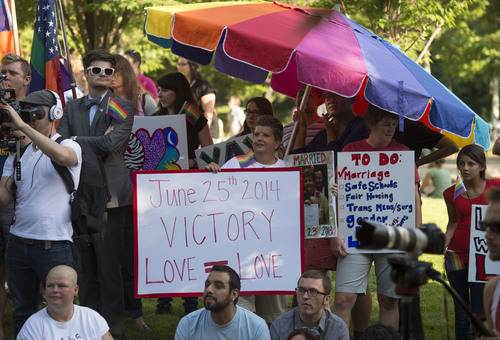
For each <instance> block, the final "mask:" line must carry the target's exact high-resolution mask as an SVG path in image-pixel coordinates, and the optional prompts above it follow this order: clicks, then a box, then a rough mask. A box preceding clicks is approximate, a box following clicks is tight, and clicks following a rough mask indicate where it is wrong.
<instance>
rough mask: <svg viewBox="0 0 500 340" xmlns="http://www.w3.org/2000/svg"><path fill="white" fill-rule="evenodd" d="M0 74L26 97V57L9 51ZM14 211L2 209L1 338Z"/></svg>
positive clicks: (1, 157)
mask: <svg viewBox="0 0 500 340" xmlns="http://www.w3.org/2000/svg"><path fill="white" fill-rule="evenodd" d="M0 74H1V75H5V76H6V78H5V79H4V80H3V81H0V88H2V89H6V88H12V89H14V93H15V95H16V99H18V100H21V99H24V97H26V90H27V88H28V86H29V84H30V82H31V70H30V64H29V63H28V61H27V60H26V59H24V58H23V57H21V56H18V55H17V54H14V53H7V54H6V55H4V56H3V58H2V60H1V64H0ZM21 143H29V139H27V138H24V140H22V141H21ZM9 154H10V152H9V151H8V150H0V171H1V170H2V169H3V165H4V163H5V160H6V159H7V157H8V156H9ZM13 212H14V204H13V202H11V203H10V204H9V206H8V207H7V208H6V209H5V210H3V211H0V227H2V230H0V340H3V339H4V334H3V316H4V312H5V304H6V300H7V294H6V291H5V281H6V280H7V277H6V275H5V247H6V246H7V236H8V235H9V229H10V224H11V222H12V214H13Z"/></svg>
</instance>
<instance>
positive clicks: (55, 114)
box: [47, 90, 63, 122]
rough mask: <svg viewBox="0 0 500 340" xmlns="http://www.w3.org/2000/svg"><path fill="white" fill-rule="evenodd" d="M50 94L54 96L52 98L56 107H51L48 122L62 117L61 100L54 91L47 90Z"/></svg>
mask: <svg viewBox="0 0 500 340" xmlns="http://www.w3.org/2000/svg"><path fill="white" fill-rule="evenodd" d="M47 91H49V92H51V93H52V94H53V95H54V98H55V99H56V105H52V107H51V108H50V110H49V120H50V121H51V122H53V121H55V120H58V119H61V118H62V116H63V108H62V103H61V99H60V98H59V95H58V94H57V93H55V92H54V91H51V90H47Z"/></svg>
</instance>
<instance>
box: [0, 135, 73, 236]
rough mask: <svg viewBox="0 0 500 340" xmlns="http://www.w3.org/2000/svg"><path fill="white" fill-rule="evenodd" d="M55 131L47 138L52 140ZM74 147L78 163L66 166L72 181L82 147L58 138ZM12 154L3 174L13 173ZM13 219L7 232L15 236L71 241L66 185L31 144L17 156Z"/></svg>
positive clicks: (56, 136)
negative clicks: (19, 163)
mask: <svg viewBox="0 0 500 340" xmlns="http://www.w3.org/2000/svg"><path fill="white" fill-rule="evenodd" d="M59 136H60V135H59V134H55V135H54V136H53V137H52V138H51V139H52V140H54V141H55V140H56V139H57V138H58V137H59ZM61 145H63V146H69V147H71V148H72V149H73V150H75V152H76V155H77V158H78V163H77V165H74V166H69V167H67V168H68V170H69V172H70V173H71V176H72V177H73V181H74V183H75V185H78V182H79V181H80V170H81V166H82V149H81V148H80V145H78V143H76V142H74V141H73V140H71V139H65V140H63V141H62V142H61ZM14 156H15V155H14V154H11V155H10V156H9V157H8V158H7V160H6V161H5V165H4V168H3V176H4V177H5V176H7V177H10V176H13V177H14V179H15V180H16V178H15V177H16V175H15V173H14ZM16 185H17V194H16V197H17V199H16V211H15V214H16V222H15V223H14V225H13V226H12V227H11V229H10V232H11V233H12V234H14V235H16V236H19V237H25V238H31V239H36V240H50V241H71V236H72V235H73V227H72V226H71V208H70V205H69V201H70V195H69V193H68V190H67V189H66V186H65V184H64V182H63V180H62V178H61V176H60V175H59V173H58V172H57V170H56V169H55V168H54V166H53V165H52V161H51V160H50V158H49V157H47V156H46V155H45V154H44V153H43V152H42V151H41V150H37V151H34V150H33V147H32V145H29V146H28V147H27V148H26V151H25V152H24V154H23V156H22V157H21V180H20V181H17V180H16Z"/></svg>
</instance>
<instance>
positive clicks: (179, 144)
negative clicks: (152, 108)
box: [125, 115, 189, 171]
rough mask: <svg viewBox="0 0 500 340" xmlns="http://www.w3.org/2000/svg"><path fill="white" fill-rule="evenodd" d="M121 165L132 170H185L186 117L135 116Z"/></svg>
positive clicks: (187, 161) (186, 156)
mask: <svg viewBox="0 0 500 340" xmlns="http://www.w3.org/2000/svg"><path fill="white" fill-rule="evenodd" d="M125 165H126V166H127V168H129V169H132V170H136V171H139V170H147V171H149V170H180V169H189V160H188V151H187V139H186V116H185V115H168V116H149V117H143V116H135V117H134V125H133V126H132V133H131V134H130V137H129V142H128V147H127V150H126V152H125Z"/></svg>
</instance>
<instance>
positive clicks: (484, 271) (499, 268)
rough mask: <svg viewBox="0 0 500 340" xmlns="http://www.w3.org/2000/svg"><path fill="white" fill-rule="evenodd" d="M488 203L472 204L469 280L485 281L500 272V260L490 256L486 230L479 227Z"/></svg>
mask: <svg viewBox="0 0 500 340" xmlns="http://www.w3.org/2000/svg"><path fill="white" fill-rule="evenodd" d="M487 207H488V206H487V205H477V204H473V205H472V214H471V222H470V226H471V228H470V247H469V282H481V283H485V282H486V281H488V280H489V279H491V278H492V277H493V276H496V275H498V274H500V262H494V261H492V260H491V259H490V257H489V256H488V245H487V244H486V231H481V230H480V229H479V221H482V220H484V217H485V215H486V208H487Z"/></svg>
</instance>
